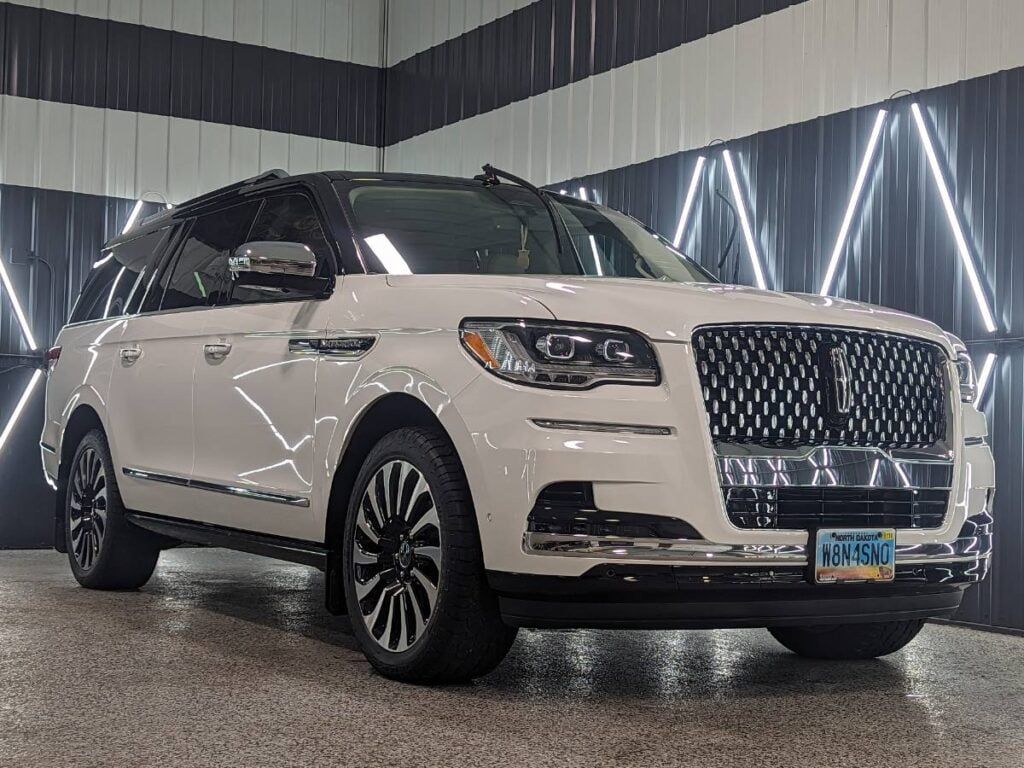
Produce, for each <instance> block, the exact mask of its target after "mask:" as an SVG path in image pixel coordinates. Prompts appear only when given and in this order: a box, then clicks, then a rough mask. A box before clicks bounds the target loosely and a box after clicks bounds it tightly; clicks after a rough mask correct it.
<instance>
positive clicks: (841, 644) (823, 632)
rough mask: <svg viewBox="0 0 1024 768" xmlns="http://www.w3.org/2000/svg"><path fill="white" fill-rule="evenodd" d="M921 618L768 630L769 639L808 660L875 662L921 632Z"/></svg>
mask: <svg viewBox="0 0 1024 768" xmlns="http://www.w3.org/2000/svg"><path fill="white" fill-rule="evenodd" d="M923 626H924V620H923V619H914V620H912V621H885V622H877V623H870V624H832V625H823V626H814V627H769V628H768V631H769V632H771V633H772V637H774V638H775V639H776V640H778V641H779V642H780V643H782V644H783V645H784V646H786V647H787V648H788V649H789V650H791V651H792V652H793V653H795V654H797V655H799V656H805V657H807V658H810V659H832V660H854V659H874V658H877V657H878V656H886V655H888V654H890V653H895V652H896V651H898V650H899V649H900V648H902V647H903V646H905V645H906V644H907V643H909V642H910V641H911V640H913V639H914V638H915V637H917V633H918V632H920V631H921V627H923Z"/></svg>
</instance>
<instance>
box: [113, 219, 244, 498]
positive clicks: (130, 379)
mask: <svg viewBox="0 0 1024 768" xmlns="http://www.w3.org/2000/svg"><path fill="white" fill-rule="evenodd" d="M257 209H258V204H256V203H251V202H246V203H242V204H238V205H232V206H228V207H226V208H224V209H220V210H216V211H212V212H210V213H208V214H204V215H202V216H199V217H197V218H195V219H192V220H190V221H188V222H186V223H185V224H184V225H183V227H184V228H185V231H183V232H182V233H181V235H180V236H179V237H178V238H177V242H176V243H175V246H174V248H173V250H172V253H170V254H169V256H168V258H167V259H165V263H164V265H163V267H162V269H161V271H160V273H159V275H157V276H155V278H156V279H155V280H153V282H152V283H151V284H150V286H149V289H148V291H147V294H146V298H145V300H144V304H143V306H142V307H141V312H140V313H139V314H137V315H134V316H132V317H130V318H129V320H128V322H127V325H126V327H125V330H124V333H123V334H122V336H121V340H120V343H119V349H118V360H117V361H116V362H115V364H114V374H113V376H112V378H111V387H110V401H111V402H110V407H109V409H108V411H109V413H110V420H111V425H112V429H113V432H114V435H115V441H116V444H117V454H118V456H117V458H118V460H119V462H120V464H121V465H122V468H121V471H122V476H121V477H119V478H118V479H119V481H120V486H121V493H122V496H123V497H124V501H125V505H126V506H127V507H128V508H129V509H136V510H140V511H144V512H149V513H153V514H159V515H166V516H169V517H181V518H194V515H193V514H192V513H191V509H192V503H191V495H192V494H193V492H192V491H191V490H190V489H189V488H188V487H187V484H188V482H189V480H190V479H191V477H192V466H193V463H194V458H195V455H194V432H193V419H192V395H193V393H192V384H193V375H194V372H195V368H196V365H197V363H198V362H199V361H200V360H201V359H202V357H203V344H202V339H203V336H202V333H203V325H204V322H205V319H204V315H205V313H206V311H207V309H208V307H209V305H210V303H211V302H212V301H213V298H212V297H211V296H210V295H209V290H208V288H207V285H208V284H210V283H214V282H216V281H217V280H218V279H219V277H220V275H218V274H217V273H216V271H215V270H216V269H218V267H219V264H218V256H220V255H224V258H225V259H226V255H225V254H227V253H229V252H230V251H231V250H232V249H233V247H234V243H235V242H236V241H238V240H240V239H244V237H245V236H246V234H247V233H248V230H249V227H250V226H251V224H252V221H253V218H254V217H255V214H256V211H257Z"/></svg>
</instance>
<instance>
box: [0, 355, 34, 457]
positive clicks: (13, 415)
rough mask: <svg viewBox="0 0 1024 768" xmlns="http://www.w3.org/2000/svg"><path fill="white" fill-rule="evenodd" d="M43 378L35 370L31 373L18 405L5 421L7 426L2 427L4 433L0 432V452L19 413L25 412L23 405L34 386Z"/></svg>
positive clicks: (16, 421)
mask: <svg viewBox="0 0 1024 768" xmlns="http://www.w3.org/2000/svg"><path fill="white" fill-rule="evenodd" d="M42 376H43V372H42V371H40V370H35V371H33V372H32V378H31V379H29V382H28V386H27V387H25V391H24V392H22V393H21V398H20V399H19V400H18V404H17V405H15V406H14V410H13V411H12V412H11V418H9V419H8V420H7V425H6V426H5V427H4V431H3V432H0V451H2V450H3V447H4V445H5V444H6V443H7V438H8V437H10V436H11V432H13V431H14V425H15V424H17V423H18V418H19V417H20V416H21V412H22V411H23V410H25V405H26V404H27V403H28V399H29V397H31V396H32V390H34V389H35V388H36V384H38V383H39V379H41V378H42Z"/></svg>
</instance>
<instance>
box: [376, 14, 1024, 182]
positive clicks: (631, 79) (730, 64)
mask: <svg viewBox="0 0 1024 768" xmlns="http://www.w3.org/2000/svg"><path fill="white" fill-rule="evenodd" d="M968 8H969V10H970V12H969V13H968ZM851 30H855V33H851ZM1021 39H1024V2H1021V0H859V2H853V1H852V0H811V2H808V3H801V4H799V5H795V6H792V7H790V8H787V9H785V10H783V11H779V12H776V13H773V14H769V15H767V16H762V17H759V18H757V19H754V20H752V21H748V22H745V23H743V24H739V25H737V26H734V27H731V28H729V29H726V30H723V31H721V32H717V33H715V34H713V35H709V36H707V37H705V38H702V39H700V40H696V41H694V42H691V43H687V44H685V45H682V46H679V47H678V48H675V49H673V50H670V51H666V52H665V53H661V54H658V55H657V56H655V57H652V58H650V59H645V60H641V61H637V62H633V63H631V64H628V65H626V66H623V67H620V68H618V69H615V70H612V71H610V72H605V73H602V74H599V75H595V76H594V77H591V78H588V79H587V80H584V81H581V82H578V83H572V84H570V85H567V86H565V87H562V88H559V89H557V90H554V91H549V92H547V93H544V94H540V95H538V96H534V97H531V98H529V99H526V100H524V101H521V102H518V103H516V104H512V105H509V106H507V107H502V108H501V109H496V110H494V111H492V112H488V113H485V114H482V115H477V116H475V117H471V118H468V119H466V120H463V121H461V122H459V123H455V124H453V125H449V126H445V127H442V128H439V129H437V130H434V131H431V132H429V133H425V134H421V135H419V136H416V137H414V138H411V139H408V140H406V141H402V142H400V143H398V144H396V145H394V146H391V147H388V148H387V150H386V151H385V155H384V166H385V169H386V170H389V171H409V172H424V173H448V174H455V175H471V174H473V173H476V172H478V170H479V168H480V165H482V164H483V163H485V162H492V163H494V164H495V165H498V166H500V167H506V168H508V169H509V170H512V171H513V172H517V173H522V174H526V175H527V176H528V177H529V178H530V179H531V181H533V182H535V183H539V184H550V183H553V182H557V181H561V180H564V179H570V178H573V177H576V176H582V175H586V174H592V173H600V172H602V171H607V170H610V169H612V168H618V167H622V166H625V165H630V164H632V163H638V162H644V161H646V160H651V159H654V158H656V157H661V156H664V155H669V154H673V153H675V152H679V151H682V150H689V149H695V148H699V147H703V146H705V145H706V144H707V143H708V142H710V141H712V140H714V139H725V140H728V139H734V138H739V137H742V136H748V135H751V134H754V133H759V132H761V131H767V130H771V129H774V128H779V127H781V126H784V125H788V124H791V123H797V122H802V121H805V120H811V119H814V118H816V117H820V116H823V115H828V114H833V113H836V112H843V111H845V110H847V109H851V108H854V107H860V106H864V105H866V104H871V103H875V102H879V101H882V100H884V99H885V98H887V97H888V96H889V95H890V94H892V93H893V92H894V91H897V90H900V89H907V90H911V91H917V90H921V89H924V88H932V87H938V86H943V85H949V84H951V83H954V82H957V81H959V80H965V79H968V78H974V77H979V76H982V75H987V74H991V73H993V72H997V71H999V70H1003V69H1011V68H1014V67H1019V66H1022V65H1024V45H1021V44H1020V42H1019V41H1020V40H1021ZM513 127H514V130H513ZM524 147H528V148H529V149H528V150H525V151H524Z"/></svg>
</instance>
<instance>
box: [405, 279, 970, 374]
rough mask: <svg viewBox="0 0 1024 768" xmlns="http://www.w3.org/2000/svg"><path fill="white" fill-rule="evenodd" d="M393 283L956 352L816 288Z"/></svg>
mask: <svg viewBox="0 0 1024 768" xmlns="http://www.w3.org/2000/svg"><path fill="white" fill-rule="evenodd" d="M388 282H389V283H390V284H391V285H396V286H398V285H403V286H408V287H412V286H415V287H416V288H419V289H430V288H438V289H442V288H443V289H448V290H451V289H453V288H454V289H460V290H473V289H475V288H488V289H495V288H498V289H503V290H506V291H510V292H513V293H515V294H516V295H517V296H519V297H520V299H522V298H530V299H534V300H535V301H537V302H539V303H541V304H543V305H544V306H545V307H546V308H547V309H548V310H549V311H550V312H551V314H552V315H554V317H556V318H558V319H559V320H564V321H569V322H579V323H600V324H605V325H618V326H623V327H626V328H632V329H634V330H637V331H640V332H641V333H643V334H645V335H646V336H648V337H649V338H651V339H653V340H655V341H676V342H679V341H687V342H688V341H689V340H690V337H691V336H692V334H693V331H694V329H695V328H697V327H698V326H702V325H714V324H718V323H786V324H797V325H835V326H842V327H847V328H862V329H865V330H875V331H884V332H887V333H900V334H906V335H910V336H917V337H921V338H924V339H928V340H929V341H933V342H935V343H936V344H939V345H940V346H942V348H943V349H945V350H946V352H947V354H950V353H951V352H952V347H951V345H950V342H949V339H948V338H947V337H946V335H945V334H944V333H943V332H942V329H940V328H939V327H938V326H937V325H935V324H934V323H931V322H929V321H927V320H924V319H922V318H920V317H917V316H915V315H910V314H907V313H905V312H900V311H897V310H895V309H889V308H887V307H879V306H876V305H872V304H864V303H861V302H857V301H848V300H846V299H837V298H832V297H827V296H819V295H817V294H807V293H780V292H778V291H763V290H759V289H757V288H751V287H748V286H742V285H725V284H721V283H669V282H661V281H655V280H629V279H620V278H609V277H592V278H588V277H528V276H521V275H409V276H402V275H391V276H389V277H388ZM496 309H497V308H496Z"/></svg>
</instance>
